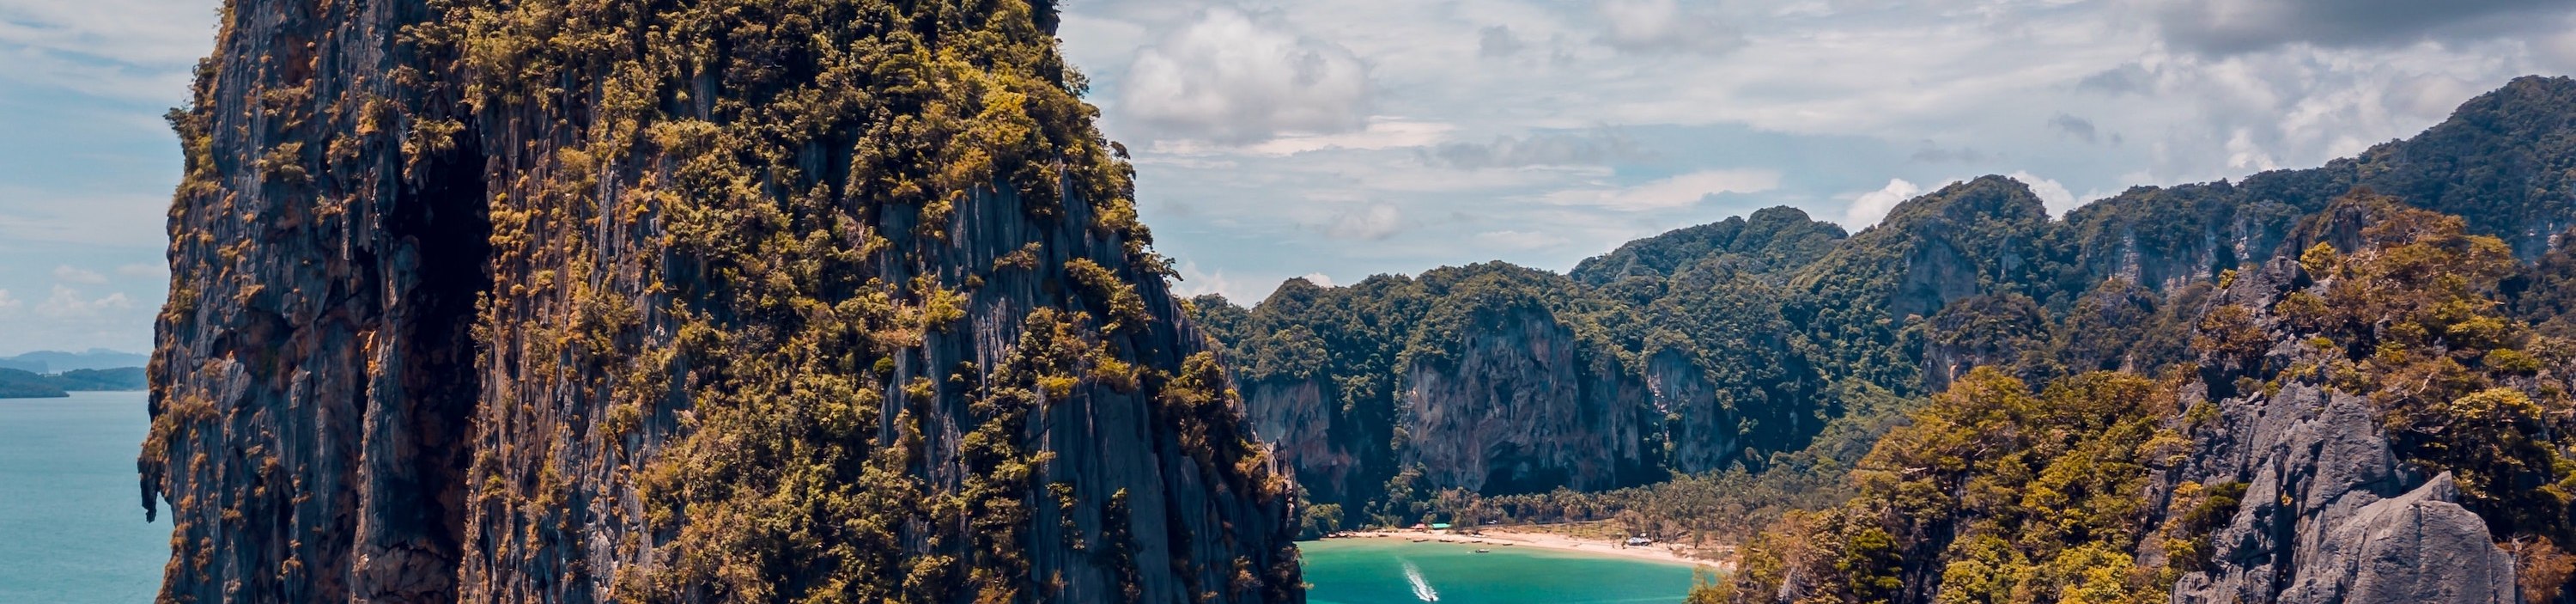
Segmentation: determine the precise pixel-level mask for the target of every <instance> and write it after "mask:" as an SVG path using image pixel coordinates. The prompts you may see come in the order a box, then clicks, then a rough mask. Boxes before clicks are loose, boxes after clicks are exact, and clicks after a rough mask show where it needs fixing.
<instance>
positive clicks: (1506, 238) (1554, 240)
mask: <svg viewBox="0 0 2576 604" xmlns="http://www.w3.org/2000/svg"><path fill="white" fill-rule="evenodd" d="M1476 240H1477V241H1478V242H1480V243H1485V244H1488V245H1493V246H1498V247H1502V248H1506V249H1518V250H1534V249H1539V248H1546V247H1555V246H1559V245H1565V244H1566V243H1567V242H1568V240H1567V239H1566V238H1565V237H1563V236H1559V235H1556V234H1553V233H1549V232H1546V231H1536V230H1531V231H1511V230H1505V231H1486V232H1482V233H1477V234H1476Z"/></svg>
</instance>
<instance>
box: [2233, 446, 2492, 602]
mask: <svg viewBox="0 0 2576 604" xmlns="http://www.w3.org/2000/svg"><path fill="white" fill-rule="evenodd" d="M2458 498H2459V491H2458V489H2457V488H2456V487H2454V486H2453V485H2452V483H2451V475H2450V474H2448V473H2444V474H2442V475H2441V476H2437V477H2434V478H2433V481H2432V482H2428V483H2425V484H2424V486H2421V487H2417V488H2416V489H2415V490H2414V491H2411V492H2408V493H2407V494H2405V495H2402V496H2398V497H2395V498H2391V499H2382V500H2380V501H2378V502H2376V503H2372V504H2370V505H2368V506H2363V507H2362V508H2361V509H2360V510H2359V511H2356V512H2354V513H2353V514H2352V517H2351V518H2350V519H2347V520H2345V521H2344V522H2343V524H2341V525H2339V526H2336V527H2335V528H2334V532H2333V533H2330V534H2328V535H2326V536H2325V538H2324V539H2322V543H2321V544H2320V547H2318V551H2317V554H2318V557H2317V558H2316V559H2314V560H2312V561H2311V562H2309V563H2308V564H2306V565H2303V566H2302V567H2301V568H2300V569H2299V573H2298V579H2297V580H2295V582H2293V583H2292V584H2291V585H2290V590H2289V591H2288V592H2285V593H2282V594H2281V601H2283V602H2299V603H2316V604H2325V603H2329V602H2462V603H2494V604H2509V603H2512V602H2520V601H2521V599H2520V598H2519V597H2517V596H2516V593H2515V591H2514V570H2513V558H2512V557H2510V556H2506V555H2505V553H2504V551H2503V550H2500V549H2496V547H2495V542H2494V541H2492V540H2491V537H2490V536H2489V535H2488V534H2487V525H2486V522H2485V521H2482V520H2479V519H2478V515H2477V514H2473V513H2470V512H2469V511H2468V510H2467V509H2465V508H2462V507H2460V504H2459V503H2458V502H2457V501H2455V500H2456V499H2458Z"/></svg>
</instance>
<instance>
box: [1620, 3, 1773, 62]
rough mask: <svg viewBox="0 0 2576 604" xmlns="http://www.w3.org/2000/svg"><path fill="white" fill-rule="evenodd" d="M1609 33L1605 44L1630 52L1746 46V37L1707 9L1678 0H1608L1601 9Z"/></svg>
mask: <svg viewBox="0 0 2576 604" xmlns="http://www.w3.org/2000/svg"><path fill="white" fill-rule="evenodd" d="M1597 6H1598V8H1599V9H1600V12H1601V19H1602V21H1603V22H1604V23H1605V24H1606V25H1607V28H1606V29H1607V31H1606V32H1605V33H1604V34H1603V35H1602V37H1601V41H1602V42H1603V43H1605V44H1608V45H1610V46H1611V47H1612V48H1617V49H1619V50H1623V51H1630V52H1674V51H1687V52H1704V53H1718V52H1725V51H1729V50H1734V49H1736V48H1737V47H1740V46H1743V45H1744V33H1743V32H1741V31H1738V30H1737V29H1736V28H1734V27H1733V26H1730V25H1728V24H1727V23H1726V22H1725V21H1723V20H1721V19H1720V18H1719V17H1718V16H1717V15H1714V14H1711V12H1710V11H1709V10H1708V8H1707V6H1706V5H1704V4H1700V3H1694V6H1691V7H1687V8H1686V7H1683V6H1682V5H1681V3H1680V2H1677V1H1676V0H1608V1H1605V2H1601V3H1600V4H1598V5H1597Z"/></svg>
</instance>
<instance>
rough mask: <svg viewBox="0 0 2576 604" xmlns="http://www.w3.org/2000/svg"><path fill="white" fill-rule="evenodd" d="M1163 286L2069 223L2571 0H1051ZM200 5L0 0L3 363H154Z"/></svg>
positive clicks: (2313, 146)
mask: <svg viewBox="0 0 2576 604" xmlns="http://www.w3.org/2000/svg"><path fill="white" fill-rule="evenodd" d="M1060 6H1061V7H1062V10H1063V12H1064V19H1063V25H1062V28H1061V30H1060V32H1059V34H1060V36H1061V37H1062V38H1063V40H1064V47H1065V52H1066V53H1067V55H1069V56H1070V57H1071V58H1072V59H1073V62H1074V64H1076V65H1078V66H1079V67H1080V68H1081V69H1082V70H1083V72H1084V73H1085V74H1086V75H1087V76H1089V78H1090V81H1091V82H1092V83H1093V86H1092V89H1091V92H1090V95H1089V97H1088V98H1089V100H1090V101H1091V102H1092V103H1094V104H1096V105H1098V106H1099V107H1100V108H1101V112H1102V121H1101V128H1102V130H1103V132H1105V133H1106V134H1107V135H1108V136H1109V137H1110V138H1111V139H1113V140H1118V141H1120V142H1123V143H1124V144H1125V145H1126V146H1127V147H1128V148H1129V149H1130V150H1131V151H1132V153H1133V155H1134V158H1135V163H1136V169H1137V172H1138V179H1137V196H1138V200H1139V202H1140V203H1141V206H1142V210H1141V212H1142V214H1143V217H1144V219H1145V221H1146V223H1147V224H1149V225H1151V226H1152V227H1153V228H1154V233H1155V236H1156V244H1157V249H1159V250H1161V251H1162V252H1164V253H1165V254H1168V255H1170V256H1173V257H1174V258H1175V259H1177V260H1178V261H1179V266H1180V268H1181V273H1182V276H1183V278H1184V281H1183V282H1181V283H1180V284H1179V288H1178V289H1179V290H1180V291H1182V292H1183V293H1187V294H1197V293H1211V292H1213V293H1222V294H1225V295H1227V296H1228V297H1230V298H1233V299H1235V300H1237V301H1238V302H1245V303H1249V302H1253V301H1257V300H1259V299H1260V298H1262V297H1263V296H1266V295H1267V294H1268V293H1269V292H1270V290H1271V289H1273V288H1274V287H1276V286H1277V284H1278V283H1279V282H1280V281H1281V280H1283V279H1287V278H1291V277H1298V276H1305V277H1307V278H1309V279H1313V280H1316V281H1318V282H1322V283H1343V284H1347V283H1352V282H1356V281H1358V280H1359V279H1361V278H1364V277H1366V276H1368V275H1372V274H1380V273H1400V274H1416V273H1419V272H1421V271H1422V270H1424V269H1428V268H1432V267H1436V266H1442V265H1456V264H1465V263H1471V262H1481V261H1487V260H1504V261H1509V262H1514V263H1518V264H1522V265H1526V266H1533V267H1538V268H1544V269H1548V270H1557V271H1562V270H1566V269H1568V268H1571V267H1572V266H1573V265H1574V263H1575V262H1577V261H1580V260H1581V259H1583V258H1585V257H1588V256H1592V255H1597V254H1600V253H1603V252H1606V251H1609V250H1610V249H1612V248H1615V247H1617V245H1618V244H1620V243H1622V242H1625V241H1628V240H1631V239H1635V238H1638V237H1645V236H1651V235H1653V234H1656V233H1660V232H1663V231H1667V230H1671V229H1675V228H1681V227H1685V226H1690V225H1695V224H1701V223H1706V222H1712V221H1717V220H1723V219H1725V218H1726V217H1729V216H1737V215H1742V214H1746V213H1749V212H1751V211H1752V210H1755V209H1759V208H1763V207H1769V206H1775V205H1788V206H1793V207H1797V208H1800V209H1803V210H1806V211H1807V212H1808V213H1810V214H1812V215H1814V216H1815V217H1817V218H1819V219H1823V220H1829V221H1833V222H1837V223H1840V224H1842V225H1843V226H1845V227H1846V228H1849V229H1852V230H1855V231H1857V230H1859V229H1862V228H1866V227H1867V226H1868V225H1871V224H1873V223H1875V222H1876V221H1877V220H1878V219H1879V217H1881V216H1883V215H1884V214H1885V213H1886V212H1887V210H1888V209H1889V208H1891V207H1893V206H1894V205H1895V204H1896V203H1898V202H1901V201H1903V200H1905V199H1907V198H1911V197H1913V196H1915V195H1918V194H1921V193H1925V192H1929V191H1932V190H1935V189H1938V188H1940V187H1941V186H1942V185H1943V184H1946V183H1949V182H1952V181H1956V180H1962V179H1966V178H1972V177H1975V176H1978V175H1984V174H2004V175H2009V176H2012V177H2014V178H2017V179H2020V180H2022V181H2023V182H2025V183H2028V184H2030V185H2031V187H2032V189H2033V190H2034V191H2035V192H2037V193H2038V194H2039V196H2040V197H2041V198H2042V199H2045V200H2047V202H2048V204H2049V206H2050V207H2051V208H2052V209H2055V210H2059V211H2063V210H2065V209H2068V208H2071V207H2074V206H2076V205H2078V204H2080V203H2082V202H2084V201H2088V200H2092V199H2098V198H2100V197H2104V196H2107V195H2109V194H2111V193H2116V192H2118V191H2120V190H2123V189H2126V188H2128V187H2131V186H2136V185H2170V184H2178V183H2186V182H2201V181H2209V180H2217V179H2224V178H2234V177H2240V176H2243V175H2245V174H2249V173H2253V172H2257V171H2261V170H2266V169H2272V168H2298V167H2308V166H2314V165H2317V164H2321V163H2323V162H2324V161H2326V160H2328V159H2331V158H2335V157H2340V156H2347V155H2352V154H2354V153H2357V152H2360V151H2362V150H2364V149H2366V148H2368V147H2369V146H2370V145H2372V144H2376V143H2379V142H2384V141H2388V140H2391V139H2396V138H2403V137H2406V136H2411V135H2413V134H2414V133H2416V132H2419V131H2421V130H2422V129H2424V128H2425V127H2428V126H2431V125H2432V124H2434V123H2436V122H2438V121H2440V120H2441V119H2442V118H2443V117H2445V116H2446V115H2447V114H2448V113H2449V112H2450V110H2451V109H2452V108H2453V107H2455V106H2457V105H2458V104H2459V103H2460V102H2462V101H2465V100H2467V99H2468V98H2470V97H2472V96H2475V95H2476V94H2478V93H2481V92H2484V91H2486V90H2490V89H2493V88H2495V87H2498V86H2501V85H2503V84H2504V83H2505V82H2506V81H2508V80H2510V79H2512V78H2513V77H2515V76H2519V75H2525V74H2543V75H2565V74H2569V73H2571V72H2576V2H2568V1H2567V0H2445V1H2441V2H2427V1H2421V0H2272V1H2255V0H1930V1H1911V2H1899V1H1893V0H1787V1H1737V0H1722V1H1714V2H1711V1H1698V2H1691V1H1682V0H1604V1H1598V2H1534V1H1524V0H1305V1H1296V2H1236V1H1231V0H1061V4H1060ZM217 10H218V4H217V3H215V2H211V1H206V0H0V355H9V354H16V353H19V352H25V351H29V350H39V349H72V350H78V349H85V348H91V347H105V348H113V349H121V350H130V351H140V350H148V349H149V348H150V344H151V337H152V336H151V318H152V316H153V314H154V313H155V312H157V310H158V308H159V306H160V303H161V300H162V299H163V298H164V297H165V296H166V294H167V286H168V283H167V282H168V276H167V268H166V260H165V259H164V253H163V252H164V250H165V249H166V241H167V235H166V219H165V216H166V210H167V207H168V204H169V194H170V191H171V188H172V187H173V186H174V185H175V184H176V183H177V180H178V174H179V152H178V147H177V143H176V140H175V139H174V138H173V137H172V136H171V135H170V133H169V131H168V128H167V126H166V125H165V124H164V123H162V121H161V117H160V116H161V115H162V114H163V113H164V112H166V111H168V109H169V108H170V107H173V106H176V105H180V104H183V103H184V102H185V101H186V84H187V78H188V73H189V71H190V70H191V69H192V68H193V66H194V65H195V62H196V60H197V59H198V58H199V57H201V56H203V55H205V54H206V53H207V52H208V51H209V50H210V49H211V48H212V46H213V36H214V33H215V25H214V20H215V18H216V14H217Z"/></svg>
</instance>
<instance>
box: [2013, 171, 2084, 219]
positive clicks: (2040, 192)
mask: <svg viewBox="0 0 2576 604" xmlns="http://www.w3.org/2000/svg"><path fill="white" fill-rule="evenodd" d="M2004 176H2005V177H2007V178H2011V179H2013V180H2018V181H2021V184H2022V186H2026V187H2030V194H2032V195H2036V196H2038V197H2039V202H2040V205H2042V206H2045V207H2047V208H2048V213H2049V214H2064V213H2066V211H2067V210H2072V209H2075V202H2076V200H2075V193H2074V192H2073V191H2068V190H2066V185H2064V184H2061V183H2059V182H2057V181H2054V180H2049V179H2046V178H2040V177H2039V176H2037V175H2034V174H2031V173H2030V172H2027V171H2014V172H2013V173H2011V174H2006V175H2004Z"/></svg>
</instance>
